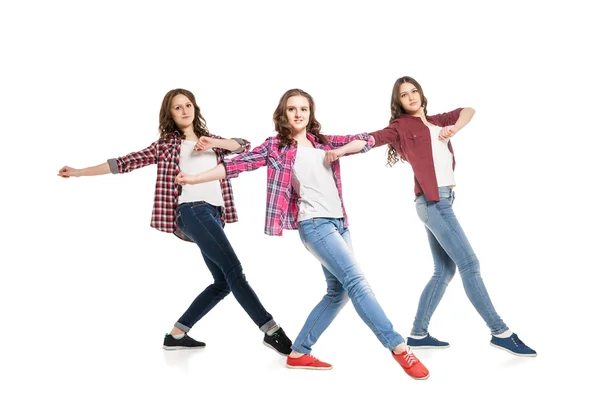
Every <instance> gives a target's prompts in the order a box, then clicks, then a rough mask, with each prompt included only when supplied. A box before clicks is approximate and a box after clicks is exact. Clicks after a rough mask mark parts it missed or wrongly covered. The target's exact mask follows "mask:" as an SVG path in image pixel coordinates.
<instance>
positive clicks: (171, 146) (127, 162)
mask: <svg viewBox="0 0 600 400" xmlns="http://www.w3.org/2000/svg"><path fill="white" fill-rule="evenodd" d="M210 137H213V138H215V139H222V138H221V137H220V136H215V135H210ZM241 140H242V141H243V143H244V145H243V147H244V149H243V151H244V152H245V151H248V150H250V142H248V141H247V140H244V139H241ZM181 141H182V136H181V135H180V134H178V133H177V132H176V133H175V134H173V135H172V136H171V137H170V138H169V139H159V140H157V141H156V142H154V143H152V144H151V145H150V146H148V147H147V148H145V149H143V150H140V151H137V152H133V153H129V154H127V155H126V156H123V157H119V158H113V159H110V160H108V164H109V166H110V170H111V172H112V173H113V174H117V173H119V174H123V173H126V172H131V171H133V170H135V169H138V168H142V167H145V166H147V165H151V164H157V168H158V170H157V174H156V188H155V190H154V206H153V207H152V219H151V221H150V226H151V227H153V228H156V229H158V230H159V231H162V232H168V233H173V234H175V235H176V236H177V237H178V238H180V239H182V240H186V241H188V242H190V241H191V240H190V239H189V238H188V237H187V236H185V234H184V233H183V232H182V231H181V230H179V229H178V228H177V223H176V221H175V220H176V215H175V211H176V209H177V205H178V203H177V199H178V198H179V187H178V185H176V184H175V177H176V176H177V174H179V154H180V153H181ZM213 150H214V152H215V153H216V155H217V164H218V163H221V162H223V160H224V157H225V156H226V155H228V154H231V153H232V152H231V151H229V150H225V149H219V148H213ZM220 182H221V193H222V194H223V201H224V202H225V207H224V208H221V220H222V222H223V226H225V223H226V222H229V223H231V222H236V221H237V220H238V218H237V213H236V211H235V204H234V202H233V190H232V189H231V181H230V180H229V179H228V178H225V179H222V180H221V181H220Z"/></svg>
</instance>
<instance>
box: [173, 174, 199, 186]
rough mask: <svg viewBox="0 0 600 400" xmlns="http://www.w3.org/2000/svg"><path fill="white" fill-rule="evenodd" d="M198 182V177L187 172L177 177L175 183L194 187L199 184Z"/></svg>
mask: <svg viewBox="0 0 600 400" xmlns="http://www.w3.org/2000/svg"><path fill="white" fill-rule="evenodd" d="M197 180H198V179H197V178H196V175H188V174H186V173H185V172H180V173H179V174H177V176H176V177H175V183H176V184H177V185H181V186H185V185H187V184H190V185H194V184H196V183H198V182H197Z"/></svg>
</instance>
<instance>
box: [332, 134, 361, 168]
mask: <svg viewBox="0 0 600 400" xmlns="http://www.w3.org/2000/svg"><path fill="white" fill-rule="evenodd" d="M368 143H369V142H368V141H366V140H358V139H357V140H353V141H351V142H350V143H347V144H345V145H343V146H342V147H338V148H337V149H335V150H329V151H327V153H325V159H326V160H327V162H328V163H329V164H331V163H332V162H334V161H335V160H337V159H338V158H340V157H343V156H345V155H347V154H354V153H358V152H359V151H361V150H363V149H364V148H365V146H366V145H367V144H368Z"/></svg>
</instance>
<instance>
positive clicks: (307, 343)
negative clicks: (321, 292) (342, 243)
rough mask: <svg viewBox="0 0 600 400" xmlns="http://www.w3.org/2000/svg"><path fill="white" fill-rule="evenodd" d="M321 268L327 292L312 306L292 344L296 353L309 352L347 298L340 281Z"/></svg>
mask: <svg viewBox="0 0 600 400" xmlns="http://www.w3.org/2000/svg"><path fill="white" fill-rule="evenodd" d="M322 268H323V273H324V274H325V281H326V282H327V294H325V296H323V298H322V299H321V301H320V302H319V303H318V304H317V305H316V307H315V308H313V310H312V311H311V313H310V314H309V316H308V318H307V319H306V322H305V323H304V326H303V327H302V329H301V330H300V333H299V334H298V337H297V338H296V340H295V341H294V344H293V345H292V350H294V351H297V352H298V353H302V354H310V353H311V351H312V345H313V344H315V343H316V342H317V340H319V337H320V336H321V334H322V333H323V332H324V331H325V329H327V327H328V326H329V325H330V324H331V322H332V321H333V320H334V318H335V317H336V316H337V315H338V313H339V312H340V311H341V310H342V308H343V307H344V306H345V305H346V303H347V302H348V299H349V298H348V293H347V292H346V291H345V290H344V288H343V287H342V284H341V283H340V281H338V280H337V278H336V277H335V276H333V274H332V273H331V272H329V271H328V270H327V269H326V268H325V267H322Z"/></svg>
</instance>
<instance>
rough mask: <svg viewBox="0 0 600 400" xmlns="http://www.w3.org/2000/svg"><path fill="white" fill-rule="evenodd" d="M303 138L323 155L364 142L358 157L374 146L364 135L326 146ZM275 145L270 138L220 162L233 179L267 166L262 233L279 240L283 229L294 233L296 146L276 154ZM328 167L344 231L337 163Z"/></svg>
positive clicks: (332, 141) (336, 139)
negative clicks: (340, 208)
mask: <svg viewBox="0 0 600 400" xmlns="http://www.w3.org/2000/svg"><path fill="white" fill-rule="evenodd" d="M306 136H307V138H308V139H309V140H310V141H311V142H312V143H313V145H314V146H315V148H317V149H322V150H325V151H327V150H333V149H337V148H339V147H342V146H344V145H345V144H348V143H350V142H351V141H353V140H357V139H358V140H365V141H367V144H366V145H365V147H364V148H363V149H362V150H361V151H360V153H365V152H367V151H369V150H370V149H371V148H373V145H374V144H375V141H374V140H373V137H372V136H370V135H369V134H367V133H363V134H359V135H349V136H333V135H332V136H329V135H328V136H327V139H329V144H327V145H322V144H320V143H319V142H317V137H316V136H315V135H313V134H312V133H308V134H307V135H306ZM278 143H279V140H278V139H277V138H276V137H270V138H268V139H267V140H266V141H265V142H264V143H263V144H261V145H260V146H258V147H255V148H254V149H252V150H251V151H250V152H248V153H245V154H241V155H239V156H236V157H233V158H229V159H226V160H224V161H223V165H224V166H225V170H226V172H227V178H235V177H237V176H238V175H239V174H240V172H244V171H253V170H255V169H257V168H260V167H264V166H265V165H266V166H267V206H266V216H265V233H266V234H267V235H274V236H281V235H282V233H283V229H298V194H297V193H296V191H295V190H294V188H293V187H292V173H293V168H294V162H295V161H296V146H295V145H294V146H291V145H288V146H285V147H283V148H282V149H281V150H279V148H278ZM332 166H333V178H334V180H335V184H336V186H337V189H338V193H339V194H340V201H341V202H342V210H343V212H344V226H345V227H348V216H347V215H346V209H345V208H344V200H343V198H342V179H341V177H340V162H339V160H336V161H335V162H334V163H333V164H332Z"/></svg>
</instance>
